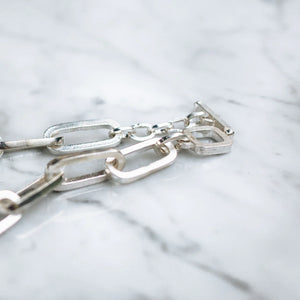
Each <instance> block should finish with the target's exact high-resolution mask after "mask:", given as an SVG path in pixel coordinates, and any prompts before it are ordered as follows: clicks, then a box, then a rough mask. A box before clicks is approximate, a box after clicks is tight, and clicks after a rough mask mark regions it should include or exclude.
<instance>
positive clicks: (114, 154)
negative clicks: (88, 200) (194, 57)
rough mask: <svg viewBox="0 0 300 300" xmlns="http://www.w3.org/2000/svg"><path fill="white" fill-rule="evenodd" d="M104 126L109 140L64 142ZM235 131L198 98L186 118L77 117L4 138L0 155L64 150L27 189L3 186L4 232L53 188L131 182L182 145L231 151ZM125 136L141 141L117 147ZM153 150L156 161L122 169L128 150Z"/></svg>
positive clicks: (166, 162)
mask: <svg viewBox="0 0 300 300" xmlns="http://www.w3.org/2000/svg"><path fill="white" fill-rule="evenodd" d="M101 128H106V129H109V136H108V138H107V139H105V140H101V141H95V142H87V143H79V144H72V145H65V144H64V139H63V136H62V135H63V134H64V133H68V132H74V131H85V130H94V129H101ZM139 129H144V130H145V131H146V132H145V134H144V135H141V134H140V132H138V131H139ZM233 134H234V132H233V130H232V129H231V128H230V127H229V126H228V125H227V124H226V123H225V122H224V121H223V120H222V119H220V118H219V117H218V116H217V115H215V113H214V112H212V111H211V110H210V109H209V108H208V107H207V106H205V105H204V104H201V103H200V102H196V103H195V107H194V110H193V111H192V112H191V113H190V114H188V115H187V116H186V117H184V118H182V119H178V120H174V121H168V122H165V123H160V124H155V125H151V124H148V123H137V124H135V125H132V126H127V127H121V126H120V125H119V124H118V123H117V122H115V121H113V120H88V121H77V122H69V123H62V124H58V125H54V126H51V127H49V128H48V129H47V130H46V131H45V133H44V138H42V139H31V140H22V141H8V142H0V156H1V155H2V154H3V152H5V151H16V150H21V149H29V148H37V147H48V149H49V150H50V151H51V152H52V153H54V154H59V155H61V154H64V155H63V156H59V157H57V158H54V159H53V160H51V161H50V162H49V163H48V164H47V167H46V170H45V173H44V175H43V176H42V177H41V178H39V179H38V180H37V181H35V182H34V183H32V184H31V185H29V186H28V187H26V188H25V189H23V190H21V191H19V192H17V193H15V192H12V191H7V190H5V191H0V214H3V215H4V216H5V217H4V218H3V219H2V220H1V221H0V234H1V233H3V232H5V231H6V230H7V229H9V228H10V227H11V226H13V225H14V224H15V223H16V222H18V221H19V220H20V219H21V217H22V212H23V210H24V208H26V207H28V206H30V205H31V204H32V203H33V202H34V201H35V200H36V199H38V198H40V197H41V196H44V195H46V194H48V193H49V192H51V191H66V190H72V189H75V188H81V187H85V186H88V185H91V184H96V183H101V182H103V181H105V180H108V179H109V180H112V181H115V182H118V183H121V184H126V183H130V182H133V181H136V180H139V179H141V178H144V177H146V176H148V175H150V174H152V173H154V172H157V171H158V170H161V169H163V168H166V167H167V166H170V165H171V164H173V163H174V161H175V160H176V157H177V154H178V152H179V151H180V150H181V149H187V150H190V151H193V152H195V153H196V154H198V155H202V156H203V155H214V154H222V153H227V152H229V151H230V150H231V146H232V136H233ZM124 139H132V140H134V141H137V142H138V143H136V144H134V145H131V146H129V147H125V148H123V149H120V150H118V149H113V148H112V147H116V146H118V145H119V144H120V143H121V142H122V140H124ZM207 140H209V142H208V141H207ZM149 149H153V150H154V151H155V152H156V153H157V154H158V156H159V158H158V159H157V160H156V161H154V162H152V163H150V164H149V165H147V166H144V167H140V168H137V169H134V170H132V171H124V170H123V169H124V167H125V165H126V156H127V155H130V154H132V153H136V152H140V151H145V150H149ZM100 159H104V160H105V167H104V169H102V170H99V171H98V172H96V173H95V172H93V173H91V174H86V175H82V176H78V177H73V178H68V177H66V175H65V171H64V170H65V166H66V165H70V164H75V163H79V162H82V161H91V160H100Z"/></svg>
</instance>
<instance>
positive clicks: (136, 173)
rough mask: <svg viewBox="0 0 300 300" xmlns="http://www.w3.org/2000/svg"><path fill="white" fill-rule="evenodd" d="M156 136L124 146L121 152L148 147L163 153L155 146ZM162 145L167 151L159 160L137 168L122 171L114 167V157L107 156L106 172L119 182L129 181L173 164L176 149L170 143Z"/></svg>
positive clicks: (130, 152) (126, 152) (126, 153)
mask: <svg viewBox="0 0 300 300" xmlns="http://www.w3.org/2000/svg"><path fill="white" fill-rule="evenodd" d="M158 140H159V139H158V138H154V139H151V140H147V141H143V142H141V143H138V144H136V145H133V146H130V147H127V148H124V149H122V150H121V153H122V154H123V155H124V156H126V155H129V154H132V153H134V152H139V151H145V150H148V149H154V150H156V151H157V152H159V153H163V152H162V151H160V149H159V147H157V144H156V143H157V142H158ZM164 146H165V147H166V148H167V152H165V151H164V156H163V157H162V158H160V159H159V160H157V161H155V162H153V163H151V164H149V165H148V166H144V167H140V168H138V169H135V170H132V171H127V172H124V171H122V170H120V169H118V168H116V166H115V163H114V159H113V158H107V159H106V168H107V170H106V172H107V173H108V174H109V175H110V177H111V178H112V179H113V180H114V181H116V182H119V183H130V182H134V181H136V180H139V179H141V178H144V177H146V176H148V175H150V174H152V173H154V172H157V171H158V170H161V169H163V168H166V167H167V166H170V165H171V164H173V162H174V161H175V159H176V157H177V151H176V149H175V147H174V146H173V144H172V143H165V144H164Z"/></svg>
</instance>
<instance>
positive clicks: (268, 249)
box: [0, 0, 300, 300]
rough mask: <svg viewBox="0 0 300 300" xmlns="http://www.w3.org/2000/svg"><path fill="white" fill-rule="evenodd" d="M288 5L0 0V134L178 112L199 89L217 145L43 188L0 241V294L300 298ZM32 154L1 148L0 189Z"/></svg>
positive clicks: (282, 0)
mask: <svg viewBox="0 0 300 300" xmlns="http://www.w3.org/2000/svg"><path fill="white" fill-rule="evenodd" d="M299 20H300V2H299V0H264V1H259V0H254V1H238V0H229V1H222V0H210V1H191V0H188V1H178V0H175V1H147V0H145V1H120V0H119V1H108V0H107V1H96V0H94V1H92V0H86V1H83V0H82V1H58V0H55V1H54V0H53V1H37V0H35V1H16V0H11V1H0V135H1V136H2V138H3V139H4V140H12V139H22V138H31V137H40V136H41V135H42V132H43V131H44V130H45V129H46V128H47V127H48V126H50V125H52V124H56V123H60V122H65V121H73V120H82V119H95V118H100V119H102V118H112V119H114V120H117V121H119V122H120V123H121V124H122V125H128V124H132V123H135V122H150V123H156V122H162V121H165V120H169V119H172V118H177V117H181V116H183V115H185V114H187V113H188V112H190V110H191V108H192V104H193V102H194V101H195V100H202V101H204V102H205V103H206V104H208V105H209V106H210V107H211V108H212V109H214V110H215V111H216V112H218V113H219V114H220V115H221V116H222V117H223V118H224V119H225V120H226V121H227V122H228V123H230V124H231V125H232V126H233V128H234V129H235V130H236V136H235V141H234V147H233V151H232V152H231V153H230V154H227V155H222V156H217V157H209V158H199V157H196V156H193V155H190V154H189V153H182V154H180V156H179V157H178V160H177V162H176V164H174V165H173V166H171V167H169V168H168V169H165V170H163V171H161V172H159V173H156V174H154V175H152V176H150V177H148V178H146V179H144V180H141V181H138V182H135V183H133V184H130V185H125V186H117V185H113V184H111V183H105V184H102V185H95V186H92V187H89V188H85V189H80V190H76V191H70V192H66V193H56V194H55V193H53V194H51V195H49V196H48V197H46V198H45V199H43V200H42V201H40V202H39V203H38V204H37V205H35V206H34V207H32V208H31V209H29V210H28V211H27V212H26V214H25V215H24V217H23V219H22V220H21V221H20V222H19V223H18V224H17V225H16V226H15V227H14V228H13V229H11V230H10V231H8V232H7V233H6V234H5V235H3V236H1V238H0V270H1V271H0V299H3V300H6V299H105V300H109V299H122V300H123V299H124V300H125V299H134V300H148V299H162V300H163V299H164V300H166V299H184V300H188V299H195V300H199V299H230V300H232V299H270V300H275V299H284V300H297V299H300V282H299V280H300V238H299V228H300V197H299V191H300V184H299V178H300V177H299V176H300V171H299V169H300V165H299V146H300V135H299V129H300V127H299V122H300V109H299V107H300V84H299V83H300V81H299V78H300V51H299V48H300V39H299V38H300V21H299ZM50 158H51V155H50V154H49V153H47V151H23V152H19V153H9V154H4V155H3V157H2V158H1V160H0V167H1V176H0V189H10V190H13V191H17V190H19V189H20V188H22V187H24V186H25V185H26V184H29V183H31V182H32V181H33V180H34V179H36V178H37V177H38V176H39V175H41V174H42V173H43V170H44V166H45V163H46V162H47V161H48V160H49V159H50Z"/></svg>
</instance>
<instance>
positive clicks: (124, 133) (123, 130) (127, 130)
mask: <svg viewBox="0 0 300 300" xmlns="http://www.w3.org/2000/svg"><path fill="white" fill-rule="evenodd" d="M132 133H134V129H133V127H132V126H123V127H118V128H114V129H112V130H111V131H110V132H109V137H114V136H115V135H116V134H120V135H121V137H122V139H127V138H128V137H129V135H130V134H132Z"/></svg>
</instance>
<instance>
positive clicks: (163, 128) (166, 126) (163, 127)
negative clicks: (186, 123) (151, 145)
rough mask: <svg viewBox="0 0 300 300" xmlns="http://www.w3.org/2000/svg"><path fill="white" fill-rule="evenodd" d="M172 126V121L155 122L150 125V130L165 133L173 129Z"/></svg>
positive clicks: (158, 133)
mask: <svg viewBox="0 0 300 300" xmlns="http://www.w3.org/2000/svg"><path fill="white" fill-rule="evenodd" d="M173 128H174V126H173V124H172V122H165V123H160V124H155V125H153V126H152V130H153V131H154V133H155V134H156V135H160V134H166V133H168V131H169V130H171V129H173Z"/></svg>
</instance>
